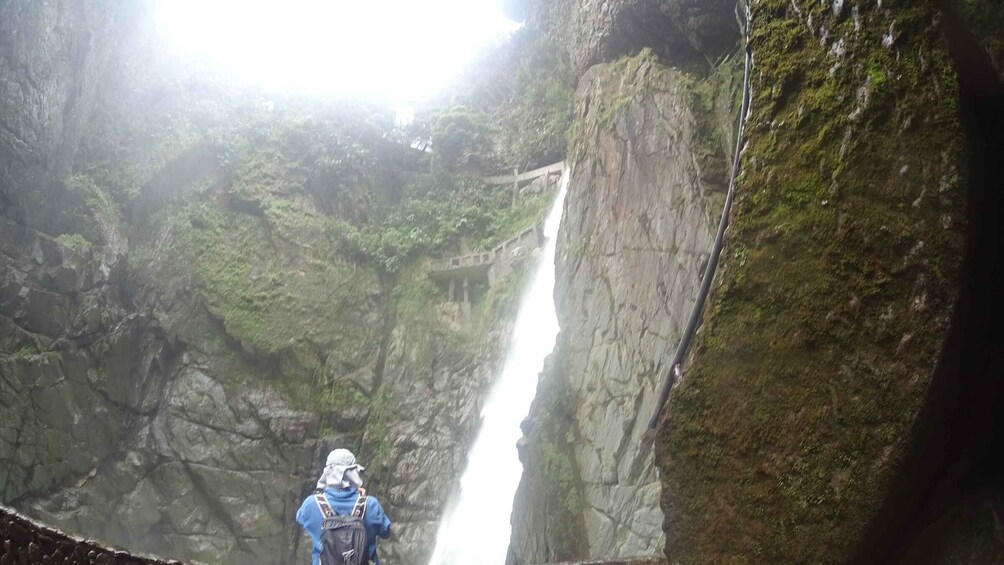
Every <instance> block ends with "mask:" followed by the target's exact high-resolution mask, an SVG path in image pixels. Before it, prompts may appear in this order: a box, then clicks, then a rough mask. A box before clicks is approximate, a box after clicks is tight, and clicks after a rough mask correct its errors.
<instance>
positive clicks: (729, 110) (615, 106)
mask: <svg viewBox="0 0 1004 565" xmlns="http://www.w3.org/2000/svg"><path fill="white" fill-rule="evenodd" d="M587 4H588V3H581V5H579V4H577V3H563V4H562V8H561V9H563V10H566V11H571V12H573V13H575V14H577V15H576V16H575V17H576V18H580V19H581V18H586V19H588V20H589V21H588V22H587V23H583V24H582V25H579V26H568V32H567V33H568V34H570V37H568V36H563V37H562V39H561V40H560V41H562V42H563V44H564V45H565V49H566V50H567V51H568V53H569V54H570V57H571V58H572V59H573V60H575V61H577V62H575V63H574V65H575V66H577V67H579V68H582V67H584V66H585V65H586V64H587V63H594V62H597V60H604V59H608V60H609V59H610V58H616V57H619V58H617V59H616V60H615V61H612V62H605V63H600V64H595V65H593V66H590V67H589V68H588V69H587V70H584V72H583V74H582V76H581V78H580V79H579V81H578V88H577V91H576V93H575V98H574V100H575V105H574V113H573V119H574V123H573V126H572V132H571V135H570V142H569V153H568V157H567V159H566V162H567V163H568V164H569V166H570V167H571V171H572V180H571V183H570V188H569V193H568V200H567V203H566V207H565V220H564V222H563V224H562V228H561V233H560V235H559V246H558V258H557V265H556V268H557V284H556V290H555V296H556V302H557V309H558V317H559V321H560V324H561V335H560V336H559V338H558V345H557V347H556V349H555V351H554V353H553V355H552V357H551V360H550V363H549V365H548V368H547V370H545V372H544V374H543V375H542V376H541V380H540V386H539V388H538V394H537V398H536V400H535V401H534V406H533V408H532V409H531V413H530V416H529V418H528V419H527V421H526V422H525V423H524V433H525V445H524V447H523V448H522V451H521V452H522V455H523V462H524V467H525V470H524V476H523V481H522V483H521V485H520V489H519V492H518V493H517V496H516V503H515V507H514V510H513V517H512V524H513V540H512V545H511V547H510V554H509V558H508V562H509V563H512V564H515V563H548V562H557V561H561V560H572V559H601V558H602V559H606V558H624V557H636V556H651V555H656V554H658V553H660V551H661V546H662V544H663V533H662V512H661V510H660V509H659V502H658V501H659V497H660V485H659V481H658V478H657V476H656V469H655V459H654V453H653V450H652V442H651V439H650V438H649V437H648V434H647V433H646V432H647V426H648V418H649V417H650V415H651V413H652V411H653V410H654V408H655V402H656V397H657V395H658V390H659V387H660V385H661V379H662V376H663V375H664V374H665V372H666V371H667V370H668V369H669V367H668V366H667V365H666V363H668V362H669V359H670V358H671V357H672V355H673V351H674V349H675V348H676V343H677V341H678V339H679V337H680V335H681V332H682V330H683V328H684V326H685V325H686V323H687V317H688V316H689V313H690V310H691V308H692V306H693V301H694V299H695V297H696V294H697V293H696V289H697V287H698V285H699V283H700V277H701V273H702V271H703V268H704V265H705V264H706V262H707V259H708V255H707V254H708V251H709V249H710V246H711V242H712V240H713V239H714V231H715V228H716V226H717V223H718V219H719V216H720V214H721V207H722V203H723V202H724V196H725V192H726V189H727V186H728V172H727V171H728V167H729V161H730V158H729V155H730V154H731V150H732V147H733V143H734V141H733V138H734V135H735V134H734V125H735V124H734V122H735V116H736V115H737V112H738V102H739V95H740V94H741V82H742V57H741V53H739V52H738V51H737V50H736V49H734V48H735V45H736V40H737V39H738V31H737V29H736V24H735V20H734V16H733V14H732V12H731V10H729V9H726V10H722V9H721V8H722V6H718V5H715V6H712V5H706V6H704V10H705V11H704V12H703V13H702V15H701V18H705V19H714V18H718V19H717V20H716V21H717V22H718V27H715V28H714V29H715V30H716V33H717V34H718V38H717V39H713V38H711V37H707V36H705V35H702V33H701V32H700V31H698V30H694V33H693V34H692V35H691V37H690V38H687V37H684V35H682V34H679V33H677V31H678V30H679V28H678V27H676V26H675V25H670V24H668V23H666V22H672V21H678V20H676V19H675V18H676V16H678V14H676V13H675V12H674V10H676V9H679V8H680V7H679V6H676V5H672V6H670V4H672V3H667V5H666V6H664V7H663V11H659V12H658V13H659V14H661V15H660V18H661V19H658V20H656V21H653V20H652V19H651V18H650V16H651V15H650V14H648V10H649V9H650V8H652V5H651V4H650V3H637V4H632V3H613V4H611V5H610V7H609V11H610V12H611V13H612V14H613V15H609V16H608V15H607V14H605V13H602V15H601V14H600V13H596V12H594V11H593V9H594V8H595V9H597V10H598V8H596V7H593V6H589V5H587ZM551 8H552V9H553V8H554V7H553V6H551ZM559 12H560V10H559ZM663 12H665V13H663ZM670 14H672V15H670ZM543 17H559V18H560V17H569V16H567V15H565V16H543ZM605 18H606V19H605ZM699 19H700V18H699ZM558 22H560V23H561V24H566V20H564V19H559V20H558V21H557V22H550V24H548V22H547V21H546V20H545V21H544V22H543V23H538V25H540V27H542V28H545V29H555V28H558V27H560V24H559V23H558ZM642 22H644V23H642ZM656 22H661V23H662V24H664V25H663V26H662V27H658V28H657V29H654V28H653V27H651V26H657V23H656ZM681 25H683V24H682V22H681ZM712 27H714V26H712ZM628 37H630V38H631V39H630V40H629V39H627V38H628ZM722 37H728V38H730V39H728V40H727V41H726V40H723V39H722ZM690 40H693V41H694V45H693V46H690V43H688V41H690ZM704 40H707V41H717V42H718V43H719V45H717V46H716V47H715V48H714V51H708V56H717V57H720V56H722V55H727V53H726V50H727V48H728V47H730V46H731V47H732V48H733V49H732V52H731V54H728V55H729V56H728V57H727V59H726V61H725V62H724V63H722V64H721V65H719V66H718V67H716V68H711V67H709V66H708V65H707V63H706V62H703V63H702V61H701V59H703V57H697V56H696V55H695V53H697V49H698V48H701V49H706V48H707V47H706V45H705V43H704ZM627 41H634V43H631V44H627V43H625V42H627ZM729 42H731V45H725V43H729ZM681 44H682V45H687V46H689V47H688V48H687V50H686V51H685V52H683V53H681V52H680V48H679V45H681ZM639 50H640V53H639ZM664 52H673V53H674V55H675V57H674V58H672V59H671V60H672V61H675V62H677V63H679V65H682V66H685V67H688V68H691V67H693V68H698V69H699V72H692V71H688V70H683V69H682V68H681V67H680V66H673V65H671V64H670V62H669V60H667V59H666V58H665V57H661V56H660V55H661V54H662V53H664ZM684 55H685V56H686V59H684Z"/></svg>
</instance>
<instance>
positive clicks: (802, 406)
mask: <svg viewBox="0 0 1004 565" xmlns="http://www.w3.org/2000/svg"><path fill="white" fill-rule="evenodd" d="M932 10H933V8H931V7H930V6H927V5H924V6H916V5H910V6H906V5H898V4H897V5H895V6H886V7H883V8H877V7H874V6H871V5H865V4H864V3H857V2H847V3H838V4H834V6H833V7H830V6H828V5H820V4H818V3H811V2H794V3H788V2H782V1H765V2H760V3H758V4H757V5H756V7H755V10H754V14H753V21H752V38H751V42H752V48H753V52H754V60H755V62H754V69H753V86H752V88H753V100H752V108H753V111H752V115H751V116H750V119H749V124H750V126H749V133H748V138H749V147H748V149H747V151H746V152H745V154H744V173H743V175H742V177H741V179H740V183H739V192H738V194H739V197H738V199H737V201H736V206H735V208H734V211H733V217H732V228H731V229H730V231H729V234H728V245H727V248H726V251H725V253H726V255H725V259H724V265H723V266H724V269H723V270H722V271H721V272H719V274H718V278H719V280H720V281H721V282H720V286H719V287H718V288H717V289H716V290H715V293H714V296H713V301H712V302H711V304H710V308H709V310H708V311H707V312H706V314H705V326H704V328H703V330H702V333H701V335H700V336H699V339H698V341H697V343H696V347H695V352H694V354H693V360H692V361H691V362H690V364H689V370H688V371H687V374H686V375H685V378H684V380H683V382H682V383H681V384H680V386H679V387H678V388H677V390H676V391H675V392H674V394H673V396H672V397H671V400H670V405H669V408H668V410H667V411H666V416H665V419H664V421H663V423H662V427H663V432H662V438H661V440H660V443H659V446H658V453H659V458H660V461H661V463H660V466H661V467H662V470H663V477H664V481H663V489H664V494H663V508H664V510H665V513H666V517H667V537H668V540H669V541H668V543H667V552H668V553H669V554H670V555H672V556H673V557H674V559H679V560H680V561H683V562H706V561H730V560H735V559H749V558H752V559H755V560H764V561H778V562H795V561H812V562H820V563H823V562H826V563H829V562H842V561H846V560H848V559H851V558H852V557H853V554H852V553H851V552H853V551H855V548H856V547H857V544H858V543H859V542H860V541H861V540H862V537H863V535H864V532H865V531H866V529H867V528H868V527H869V526H870V524H871V521H872V520H873V519H874V518H875V517H876V516H877V511H878V509H879V507H880V505H881V504H882V501H883V500H884V496H885V494H886V493H888V492H889V488H890V486H891V481H892V480H893V478H894V476H895V474H896V472H897V471H898V470H899V464H900V461H901V458H902V456H903V454H904V451H905V448H906V446H907V445H908V443H909V438H910V436H911V431H912V430H913V427H914V425H915V423H916V421H917V417H918V414H919V411H920V408H921V405H922V403H923V401H924V400H925V398H926V395H927V392H928V390H929V386H930V383H931V378H932V375H933V367H934V365H935V362H936V360H937V358H938V354H939V350H940V347H941V343H942V340H943V339H944V336H945V331H946V328H947V324H948V318H949V315H950V312H951V308H952V305H953V302H954V299H955V293H956V292H957V281H958V277H959V273H958V271H959V267H960V251H961V249H962V242H963V234H964V225H963V219H964V214H963V211H964V191H963V190H962V186H963V180H964V178H965V170H964V166H963V162H962V148H963V135H962V130H961V127H960V125H959V120H958V116H957V113H956V108H957V106H956V105H957V96H958V94H957V92H958V84H957V82H956V78H955V73H954V71H953V69H952V64H951V61H950V60H949V58H948V54H947V50H946V48H945V45H944V42H943V39H942V38H941V36H940V35H939V32H938V28H937V26H936V23H935V22H936V21H937V19H936V17H935V15H934V13H933V12H932ZM779 517H783V519H779Z"/></svg>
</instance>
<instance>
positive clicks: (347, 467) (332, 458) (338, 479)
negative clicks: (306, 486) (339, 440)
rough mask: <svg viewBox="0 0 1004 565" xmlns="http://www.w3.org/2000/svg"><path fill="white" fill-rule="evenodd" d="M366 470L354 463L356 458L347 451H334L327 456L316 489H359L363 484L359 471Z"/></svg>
mask: <svg viewBox="0 0 1004 565" xmlns="http://www.w3.org/2000/svg"><path fill="white" fill-rule="evenodd" d="M365 470H366V468H365V467H363V466H362V465H360V464H358V463H356V456H355V455H353V454H352V452H351V451H349V450H348V449H336V450H334V451H332V452H331V453H329V454H328V458H327V460H326V461H325V462H324V471H323V472H321V478H320V479H318V480H317V489H318V490H321V489H325V488H341V489H344V488H349V487H350V486H351V487H356V488H358V487H360V486H362V484H363V479H362V477H360V476H359V472H360V471H365Z"/></svg>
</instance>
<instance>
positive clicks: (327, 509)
mask: <svg viewBox="0 0 1004 565" xmlns="http://www.w3.org/2000/svg"><path fill="white" fill-rule="evenodd" d="M314 500H315V501H316V502H317V508H318V509H320V511H321V518H322V519H323V520H324V521H323V522H322V523H321V565H365V564H366V563H369V562H370V556H369V554H368V552H367V548H366V525H365V524H364V523H363V518H364V517H365V516H366V497H365V496H362V495H360V496H359V498H357V499H356V505H355V506H353V507H352V513H351V514H349V515H348V516H339V515H338V513H336V512H335V511H334V509H332V508H331V505H330V504H328V499H327V497H326V496H324V493H323V492H318V493H316V494H314Z"/></svg>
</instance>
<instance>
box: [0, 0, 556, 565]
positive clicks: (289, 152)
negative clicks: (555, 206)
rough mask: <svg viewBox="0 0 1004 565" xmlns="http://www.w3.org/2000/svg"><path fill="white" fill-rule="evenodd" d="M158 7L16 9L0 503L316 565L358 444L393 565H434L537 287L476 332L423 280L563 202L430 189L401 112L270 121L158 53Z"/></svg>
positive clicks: (198, 548) (255, 97) (192, 548)
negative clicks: (305, 513) (444, 259)
mask: <svg viewBox="0 0 1004 565" xmlns="http://www.w3.org/2000/svg"><path fill="white" fill-rule="evenodd" d="M150 9H151V4H149V3H124V2H123V3H97V2H81V3H60V2H37V3H36V2H20V1H5V2H2V3H0V38H2V39H0V116H2V120H0V125H2V127H0V162H2V163H3V169H2V176H0V203H2V220H0V258H2V259H0V462H2V465H0V501H2V502H3V504H5V505H9V506H11V507H14V508H16V509H17V510H19V511H21V512H23V513H25V514H27V515H30V516H31V517H34V518H37V519H39V520H42V521H43V522H45V523H47V524H52V525H55V526H58V527H60V528H62V529H65V530H67V531H70V532H74V533H79V534H82V535H86V536H91V537H95V538H98V539H100V540H102V541H103V542H107V543H112V544H115V545H118V546H124V547H129V548H131V549H135V550H138V551H143V552H152V553H157V554H162V555H165V556H170V557H173V558H178V559H185V560H199V561H203V562H207V563H246V562H257V563H293V562H302V560H303V559H304V554H305V552H307V551H309V546H308V545H307V544H305V543H304V540H303V537H302V532H301V531H300V530H299V528H298V527H297V526H296V524H295V522H294V520H293V516H294V513H295V511H296V509H297V507H298V506H299V503H300V501H301V500H302V498H303V496H304V495H305V494H306V493H307V492H309V491H310V490H311V489H312V488H313V483H314V481H315V480H316V478H317V475H318V474H319V472H320V467H321V464H322V461H323V459H324V456H325V454H326V453H327V451H328V450H329V449H332V448H334V447H339V446H347V447H350V448H352V449H353V450H355V451H356V453H357V455H358V456H359V458H360V460H361V461H362V462H363V463H364V465H366V466H367V471H368V473H367V483H368V486H369V487H370V488H371V490H372V492H373V493H374V494H377V495H378V496H379V498H380V499H381V501H382V502H383V504H384V506H385V507H386V508H387V510H388V513H389V514H390V515H391V516H392V517H393V519H394V532H395V537H394V539H393V540H390V541H388V542H387V543H385V544H382V545H381V556H382V557H383V561H384V562H386V563H389V564H393V563H419V562H424V561H425V560H427V558H428V554H429V553H430V552H431V549H432V543H433V540H434V538H435V531H436V528H437V525H438V518H439V515H440V512H441V509H442V507H443V506H444V505H445V504H446V500H447V497H448V495H449V491H450V488H451V486H452V482H453V479H454V478H455V477H457V476H458V474H459V472H460V471H461V469H462V466H463V462H464V458H465V456H466V452H467V447H468V445H469V443H470V441H471V439H472V435H473V432H474V430H475V427H476V425H477V423H478V417H479V407H480V403H481V398H482V393H483V392H484V389H485V388H486V386H487V384H488V383H489V382H490V381H491V380H492V379H493V378H494V374H495V366H496V363H497V361H499V358H500V353H501V350H502V349H503V348H504V345H505V341H506V335H507V331H506V328H507V324H508V319H509V318H510V317H511V314H512V310H513V307H514V301H515V298H516V296H518V288H519V282H520V281H519V275H518V272H519V269H517V274H516V275H513V276H511V277H509V279H507V280H505V281H501V284H499V285H496V286H495V287H493V288H491V289H477V290H476V293H475V296H476V297H475V300H474V303H473V305H472V308H471V312H470V315H469V316H464V315H463V313H462V312H461V310H460V308H459V306H458V305H456V304H449V303H447V302H446V299H445V290H443V289H440V288H438V287H437V286H435V285H434V284H433V283H432V282H431V281H429V280H428V279H427V277H426V273H425V269H424V266H423V265H424V261H425V260H426V259H427V257H429V256H430V255H437V254H438V255H442V254H447V255H448V254H450V253H455V252H457V251H458V250H460V249H461V248H465V247H467V246H470V247H476V246H477V245H480V243H481V242H484V243H485V244H486V245H490V243H491V241H495V240H499V241H501V240H502V239H505V238H506V237H508V236H509V235H512V234H514V233H517V232H518V231H520V230H521V229H523V228H524V227H526V226H525V225H524V224H526V225H530V224H532V223H533V222H534V221H536V219H537V217H538V216H539V213H540V212H541V211H542V210H543V209H544V207H545V206H546V200H547V196H543V197H540V198H529V199H526V200H525V202H523V203H521V205H520V206H518V207H516V208H515V209H513V208H511V207H510V202H509V195H508V192H505V191H502V192H499V191H496V190H493V189H490V188H487V187H484V186H481V185H480V184H478V183H476V182H472V181H470V180H467V179H464V178H461V177H457V176H455V175H450V174H446V173H443V174H438V175H436V176H429V175H427V174H420V173H419V172H418V171H419V170H427V169H428V164H427V163H426V164H425V165H424V166H422V165H421V164H420V163H419V161H418V160H419V159H420V157H417V156H416V155H415V153H414V152H412V151H410V150H409V149H408V148H407V143H406V142H405V143H402V142H400V141H399V140H395V139H393V136H392V135H391V134H389V133H388V132H391V130H392V128H393V125H392V121H393V116H392V115H390V114H389V113H387V112H380V111H376V110H371V109H368V108H362V107H359V108H345V107H337V106H332V107H328V106H324V105H323V104H316V103H313V102H310V101H302V100H298V99H296V98H295V97H281V96H279V97H275V98H272V99H271V100H270V102H269V104H263V103H262V102H263V95H262V94H260V93H257V92H254V91H246V90H242V89H240V88H236V87H234V86H233V85H231V84H228V83H226V82H225V81H223V80H222V79H218V78H216V74H215V72H214V70H213V69H210V68H200V67H198V66H195V67H192V66H184V65H185V64H184V63H183V62H179V61H176V60H174V59H172V58H171V57H170V56H169V55H168V54H166V53H164V52H162V51H161V50H160V49H159V47H158V46H157V45H156V44H155V43H153V42H152V41H151V38H152V37H154V36H155V34H154V33H153V31H152V26H153V21H152V16H151V12H150ZM409 222H410V223H409ZM458 226H459V227H458ZM465 226H466V227H465Z"/></svg>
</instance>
